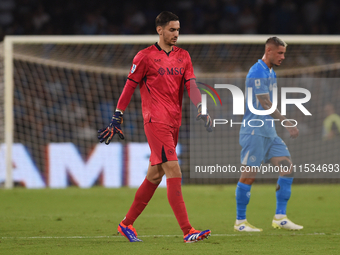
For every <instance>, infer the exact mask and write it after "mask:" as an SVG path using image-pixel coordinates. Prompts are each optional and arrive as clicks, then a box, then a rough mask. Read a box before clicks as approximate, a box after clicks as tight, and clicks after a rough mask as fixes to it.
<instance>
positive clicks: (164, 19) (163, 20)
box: [156, 11, 179, 27]
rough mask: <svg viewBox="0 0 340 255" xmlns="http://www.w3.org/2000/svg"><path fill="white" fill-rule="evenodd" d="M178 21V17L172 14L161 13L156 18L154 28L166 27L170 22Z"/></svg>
mask: <svg viewBox="0 0 340 255" xmlns="http://www.w3.org/2000/svg"><path fill="white" fill-rule="evenodd" d="M177 20H179V18H178V16H177V15H176V14H174V13H172V12H168V11H163V12H161V13H160V14H158V16H157V17H156V27H158V26H161V27H164V26H166V25H167V24H168V23H169V22H170V21H177Z"/></svg>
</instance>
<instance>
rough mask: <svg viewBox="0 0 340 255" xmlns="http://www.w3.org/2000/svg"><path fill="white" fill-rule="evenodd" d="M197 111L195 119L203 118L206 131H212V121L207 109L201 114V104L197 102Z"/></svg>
mask: <svg viewBox="0 0 340 255" xmlns="http://www.w3.org/2000/svg"><path fill="white" fill-rule="evenodd" d="M197 111H198V114H197V117H196V120H203V122H204V126H205V127H206V129H207V131H208V132H212V121H211V118H210V116H209V113H208V110H207V114H205V115H203V114H202V104H199V105H198V106H197Z"/></svg>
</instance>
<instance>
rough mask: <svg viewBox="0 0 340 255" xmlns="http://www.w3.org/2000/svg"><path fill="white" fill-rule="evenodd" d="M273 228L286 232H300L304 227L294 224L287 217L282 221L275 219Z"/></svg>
mask: <svg viewBox="0 0 340 255" xmlns="http://www.w3.org/2000/svg"><path fill="white" fill-rule="evenodd" d="M272 226H273V228H278V229H286V230H300V229H303V226H300V225H297V224H295V223H294V222H292V221H291V220H290V219H288V218H287V216H286V217H283V218H281V219H276V218H275V217H274V219H273V221H272Z"/></svg>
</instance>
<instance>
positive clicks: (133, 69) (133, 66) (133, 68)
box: [131, 64, 137, 73]
mask: <svg viewBox="0 0 340 255" xmlns="http://www.w3.org/2000/svg"><path fill="white" fill-rule="evenodd" d="M136 67H137V66H136V65H135V64H133V65H132V67H131V73H134V72H135V70H136Z"/></svg>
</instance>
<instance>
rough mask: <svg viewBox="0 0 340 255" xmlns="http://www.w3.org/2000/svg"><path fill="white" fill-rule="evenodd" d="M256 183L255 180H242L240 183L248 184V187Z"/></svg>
mask: <svg viewBox="0 0 340 255" xmlns="http://www.w3.org/2000/svg"><path fill="white" fill-rule="evenodd" d="M254 181H255V178H240V182H242V183H244V184H247V185H252V184H253V183H254Z"/></svg>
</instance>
